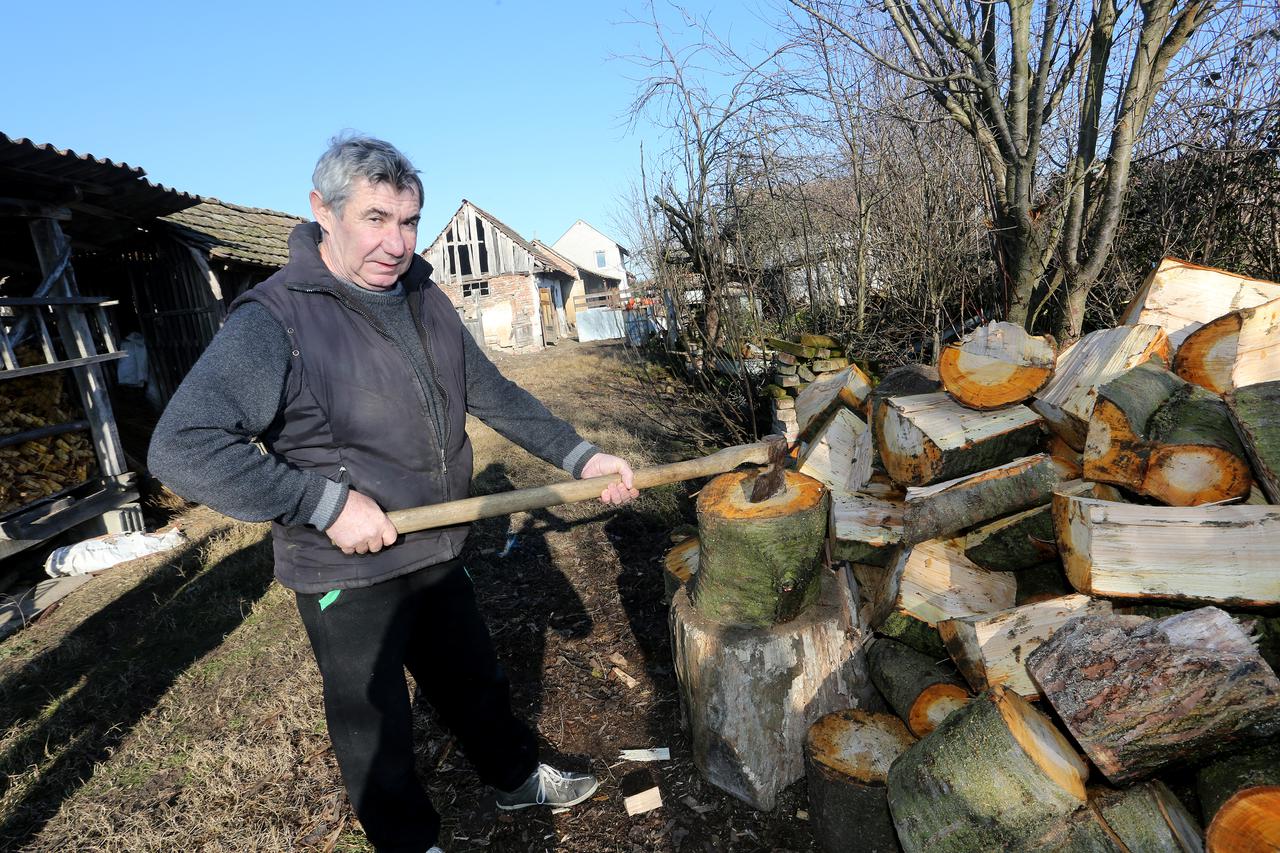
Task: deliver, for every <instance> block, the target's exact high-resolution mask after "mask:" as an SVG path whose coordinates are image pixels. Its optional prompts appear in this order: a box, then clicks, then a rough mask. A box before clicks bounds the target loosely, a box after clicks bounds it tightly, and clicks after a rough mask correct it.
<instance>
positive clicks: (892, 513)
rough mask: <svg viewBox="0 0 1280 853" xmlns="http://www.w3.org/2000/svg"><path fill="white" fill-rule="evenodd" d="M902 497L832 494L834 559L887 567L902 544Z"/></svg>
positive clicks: (855, 493) (899, 494)
mask: <svg viewBox="0 0 1280 853" xmlns="http://www.w3.org/2000/svg"><path fill="white" fill-rule="evenodd" d="M902 510H903V502H902V496H901V493H900V492H899V493H898V495H897V496H896V497H895V496H893V495H892V494H889V495H886V496H884V497H876V496H873V495H870V494H866V493H863V492H853V493H849V492H846V493H840V492H833V493H832V495H831V527H832V537H833V538H834V540H835V542H834V544H833V546H832V549H831V553H832V556H833V557H834V558H835V559H837V560H848V561H849V562H851V563H870V564H872V565H881V566H883V565H885V564H887V563H888V562H889V560H890V559H892V557H893V556H894V552H895V549H896V548H897V546H898V545H899V544H900V543H901V542H902Z"/></svg>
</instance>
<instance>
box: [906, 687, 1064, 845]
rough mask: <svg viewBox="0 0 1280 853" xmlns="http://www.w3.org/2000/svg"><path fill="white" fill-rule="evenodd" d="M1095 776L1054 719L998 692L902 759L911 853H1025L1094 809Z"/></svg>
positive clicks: (952, 719)
mask: <svg viewBox="0 0 1280 853" xmlns="http://www.w3.org/2000/svg"><path fill="white" fill-rule="evenodd" d="M1087 777H1088V768H1087V767H1086V766H1085V764H1084V762H1083V761H1081V760H1080V758H1079V756H1077V755H1076V754H1075V752H1074V750H1072V748H1071V745H1070V744H1069V743H1068V742H1067V739H1066V738H1065V737H1063V735H1062V733H1061V732H1059V731H1058V730H1057V729H1055V728H1054V726H1053V723H1051V722H1050V721H1049V720H1048V718H1046V717H1045V716H1044V715H1043V714H1041V713H1040V712H1039V711H1037V710H1035V709H1034V708H1033V707H1031V705H1030V704H1028V703H1027V701H1026V700H1024V699H1022V698H1021V697H1019V696H1018V695H1017V694H1016V693H1012V692H1010V691H1005V690H1000V689H996V690H995V691H993V692H991V693H989V694H986V695H984V696H980V697H978V698H977V699H974V700H973V701H971V702H970V703H969V704H968V705H966V706H965V707H963V708H961V709H960V710H958V711H956V712H955V713H954V714H952V715H951V716H950V717H948V718H947V719H946V720H945V721H943V723H942V725H940V726H938V728H936V729H935V730H934V731H933V733H932V734H930V735H929V736H927V737H925V738H922V739H921V740H920V741H918V742H917V743H916V744H915V745H914V746H912V747H911V748H910V749H908V750H907V751H906V752H904V753H903V754H902V756H901V757H900V758H899V759H898V760H897V761H896V762H894V765H893V767H892V768H890V770H889V809H890V811H891V812H892V814H893V822H894V826H895V827H897V830H898V838H899V840H900V841H901V843H902V848H903V849H904V850H906V851H907V853H915V851H928V853H953V851H954V853H976V851H988V850H1017V849H1023V847H1024V845H1026V843H1027V842H1029V841H1031V840H1033V839H1035V838H1037V837H1039V836H1041V835H1043V834H1044V833H1045V832H1047V831H1048V830H1049V829H1050V828H1052V827H1053V826H1056V825H1057V824H1059V823H1060V822H1061V821H1062V820H1064V819H1066V818H1067V817H1068V816H1069V815H1071V813H1072V812H1074V811H1076V810H1077V809H1078V808H1080V806H1081V805H1083V804H1084V802H1085V796H1086V795H1085V787H1084V783H1085V780H1086V778H1087Z"/></svg>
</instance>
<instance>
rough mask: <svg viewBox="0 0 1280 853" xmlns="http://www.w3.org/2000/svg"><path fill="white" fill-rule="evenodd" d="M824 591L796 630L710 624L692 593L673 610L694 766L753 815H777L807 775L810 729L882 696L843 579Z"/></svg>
mask: <svg viewBox="0 0 1280 853" xmlns="http://www.w3.org/2000/svg"><path fill="white" fill-rule="evenodd" d="M703 571H705V568H704V569H702V570H700V571H699V572H698V575H699V576H701V574H702V572H703ZM814 586H815V587H819V586H820V588H821V596H820V598H819V600H818V601H816V602H815V603H814V604H813V605H812V606H810V607H808V608H806V609H805V610H804V611H803V612H802V613H801V614H800V615H799V616H798V617H796V618H795V619H793V620H791V621H790V622H786V623H784V624H781V625H771V626H768V627H764V628H743V627H740V626H733V625H725V624H722V623H718V622H716V621H715V620H713V619H710V618H708V617H707V616H706V614H705V613H702V612H700V611H699V610H698V609H697V608H695V607H694V606H693V604H692V602H691V601H690V599H689V591H688V590H687V589H684V590H681V591H680V592H678V593H676V596H675V598H674V599H673V600H672V603H671V617H670V622H671V634H672V649H673V657H674V659H675V668H676V677H677V679H678V681H679V683H680V699H681V705H682V707H683V710H684V715H685V719H686V720H688V722H689V729H690V739H691V740H692V743H693V761H694V764H695V765H696V766H697V767H698V770H699V771H700V772H701V773H702V775H703V777H704V778H706V779H707V781H708V782H710V783H712V784H713V785H715V786H716V787H718V788H720V789H722V790H724V791H727V792H728V793H730V794H732V795H734V796H735V797H737V798H739V799H741V800H742V801H744V802H746V803H747V804H749V805H751V806H752V807H753V808H757V809H763V810H766V811H767V810H769V809H772V808H773V805H774V801H775V798H776V796H777V794H778V792H779V791H781V790H782V789H783V788H785V787H786V786H787V785H790V784H791V783H792V782H794V781H796V780H797V779H799V778H800V777H801V776H802V775H803V774H804V757H803V753H804V749H803V745H804V738H805V735H806V734H807V733H808V730H809V726H811V725H812V724H813V723H814V722H816V721H817V720H818V718H819V717H821V716H823V715H824V714H828V713H830V712H832V711H836V710H840V709H843V708H849V707H851V706H861V705H865V704H866V703H867V702H869V701H871V700H872V697H873V695H874V691H873V689H872V688H871V685H870V681H869V679H868V676H867V661H866V653H865V652H864V651H863V649H862V646H861V644H860V642H858V641H855V640H854V639H853V638H852V637H851V636H850V632H847V631H846V625H848V624H849V620H850V619H852V620H854V624H856V619H857V616H856V614H849V615H846V614H844V613H843V612H842V608H843V607H844V604H843V603H842V599H841V596H840V594H839V590H838V588H837V579H836V578H835V577H834V576H833V575H832V573H831V572H822V573H821V576H820V579H819V580H817V581H815V583H814Z"/></svg>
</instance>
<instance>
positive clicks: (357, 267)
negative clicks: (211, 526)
mask: <svg viewBox="0 0 1280 853" xmlns="http://www.w3.org/2000/svg"><path fill="white" fill-rule="evenodd" d="M313 183H314V187H315V188H314V190H313V191H312V192H311V209H312V212H313V213H314V214H315V219H316V221H315V222H314V223H307V224H304V225H299V226H298V227H297V228H295V229H294V231H293V233H292V234H291V235H290V238H289V263H288V264H287V265H286V266H285V267H284V268H283V269H281V270H280V271H279V272H278V273H276V274H275V275H273V276H271V278H269V279H267V280H266V281H265V282H263V283H262V284H260V285H258V286H257V287H255V288H253V289H252V290H250V291H248V292H247V293H245V294H244V295H243V296H241V297H240V298H239V299H237V300H236V301H235V302H234V303H233V304H232V306H231V310H230V313H229V315H228V317H227V321H226V324H225V325H224V326H223V328H222V330H221V331H220V332H219V333H218V334H217V336H216V337H215V338H214V340H213V341H212V343H211V344H210V345H209V348H208V350H206V352H205V353H204V355H203V356H201V358H200V360H199V361H198V362H197V363H196V365H195V367H193V368H192V370H191V372H190V374H188V376H187V377H186V379H185V380H184V381H183V383H182V385H181V387H180V388H179V389H178V391H177V393H176V394H174V396H173V399H172V400H171V401H170V403H169V406H168V408H167V409H166V411H165V413H164V415H163V416H162V417H161V418H160V422H159V424H158V425H157V426H156V431H155V434H154V437H153V438H152V443H151V449H150V452H149V455H148V462H149V465H150V467H151V471H152V473H154V474H155V475H156V476H157V477H159V478H160V479H161V480H163V481H164V482H165V483H167V484H168V485H169V486H170V487H171V488H172V489H173V490H174V491H176V492H178V493H179V494H181V495H183V496H185V497H187V498H189V499H191V500H196V501H200V502H202V503H205V504H208V505H209V506H211V507H213V508H214V509H217V510H219V511H221V512H224V513H226V514H228V515H231V516H234V517H236V518H241V519H245V520H265V519H272V520H274V522H275V523H274V525H273V528H272V538H273V542H274V556H275V574H276V578H277V579H278V580H279V581H280V582H281V583H282V584H284V585H285V586H286V587H289V588H290V589H292V590H294V591H295V593H296V598H297V605H298V612H299V614H300V615H301V617H302V622H303V624H304V626H305V627H306V630H307V635H308V637H309V638H310V641H311V646H312V649H313V650H314V652H315V656H316V662H317V664H318V665H319V668H320V673H321V675H322V677H323V680H324V702H325V716H326V720H327V722H328V726H329V736H330V738H331V739H332V741H333V746H334V752H335V754H336V755H337V758H338V764H339V766H340V767H341V769H342V775H343V780H344V782H345V783H346V786H347V793H348V795H349V796H350V799H351V803H352V806H353V808H354V809H355V812H356V814H357V816H358V817H359V818H360V822H361V823H362V824H363V826H364V828H365V832H366V834H367V835H368V837H369V839H370V841H371V842H372V843H373V844H374V846H375V847H376V848H377V849H378V850H379V851H402V850H403V851H414V853H423V851H429V850H431V851H438V850H439V848H438V847H436V846H435V845H436V842H437V835H438V833H439V827H440V818H439V816H438V815H437V814H436V812H435V810H434V809H433V808H432V806H431V803H430V800H429V799H428V797H427V794H426V792H425V790H424V789H423V787H422V785H421V783H420V782H419V781H418V779H417V777H416V775H415V772H414V766H413V743H412V715H411V709H410V704H409V697H408V690H407V686H406V681H405V676H404V669H405V667H408V669H409V671H410V672H411V673H413V676H414V679H415V681H416V682H417V684H418V686H419V689H420V691H421V693H422V695H423V696H425V697H426V698H427V699H428V700H429V701H430V703H431V705H432V706H433V708H434V710H435V713H436V714H437V716H438V718H439V719H440V721H441V722H442V723H443V724H444V725H445V726H447V727H449V728H450V729H451V730H452V731H453V733H454V734H455V736H456V737H457V738H458V742H459V743H460V745H461V746H462V748H463V750H464V752H465V753H466V755H467V757H468V758H469V760H470V761H471V762H472V764H473V765H474V766H475V768H476V770H477V772H478V773H479V775H480V778H481V779H482V780H483V781H484V782H486V783H487V784H489V785H492V786H493V787H494V788H495V789H496V790H497V801H498V806H499V807H500V808H504V809H518V808H524V807H526V806H531V805H539V804H547V805H558V806H569V805H574V804H577V803H580V802H582V801H583V800H585V799H586V798H587V797H589V796H590V795H591V794H592V793H593V792H594V791H595V790H596V787H597V784H598V783H597V782H596V780H595V778H594V777H592V776H587V775H580V774H570V773H561V772H559V771H557V770H555V769H553V768H551V767H548V766H547V765H545V764H540V763H539V762H538V759H537V744H536V739H535V737H534V735H533V733H532V731H531V730H530V729H529V728H528V727H527V726H526V725H524V724H523V723H522V722H520V721H519V720H517V719H516V718H515V717H514V716H513V715H512V713H511V710H510V704H509V696H508V687H507V682H506V679H505V676H504V675H503V673H502V669H501V667H500V666H499V665H498V663H497V660H496V658H495V657H494V652H493V647H492V643H491V640H490V637H489V633H488V629H487V628H486V626H485V624H484V621H483V619H482V618H481V616H480V613H479V611H478V609H477V607H476V602H475V598H474V594H473V589H472V586H471V582H470V579H469V578H468V576H467V574H466V571H465V569H464V568H463V566H462V563H461V560H460V557H459V555H460V553H461V552H462V548H463V543H464V542H465V540H466V537H467V527H466V526H459V527H453V528H447V529H444V530H435V531H423V532H419V533H410V534H407V535H404V536H400V535H397V533H396V530H395V528H394V527H393V526H392V524H391V522H390V520H389V519H388V518H387V516H386V511H388V510H393V509H402V508H406V507H411V506H419V505H424V504H431V503H439V502H442V501H447V500H453V499H456V498H463V497H466V496H467V491H468V487H469V485H470V481H471V468H472V457H471V443H470V440H469V439H468V438H467V434H466V414H467V413H468V412H470V413H471V414H474V415H476V416H477V417H479V418H480V419H481V420H483V421H485V422H486V423H487V424H489V425H490V426H492V427H493V428H494V429H496V430H497V431H498V432H499V433H501V434H502V435H504V436H506V437H507V438H509V439H511V440H513V441H514V442H516V443H517V444H519V445H520V446H522V447H524V448H525V449H527V450H529V451H530V452H532V453H534V454H536V455H538V456H540V457H541V458H543V459H546V460H548V461H550V462H552V463H553V464H556V465H559V466H560V467H562V468H564V469H565V470H567V471H569V472H571V473H572V474H574V475H575V476H578V477H594V476H601V475H605V474H617V475H619V477H620V481H619V482H615V483H613V484H612V485H610V486H609V487H608V488H606V489H605V490H604V492H603V493H602V494H601V496H600V497H601V500H603V501H605V502H606V503H614V504H620V503H624V502H626V501H628V500H630V499H631V498H633V497H635V496H636V494H637V492H636V490H635V489H634V488H632V486H633V481H632V472H631V468H630V467H629V466H628V465H627V463H626V462H625V461H623V460H622V459H619V458H618V457H616V456H610V455H608V454H604V453H601V452H600V451H599V450H598V449H597V448H596V447H594V446H593V445H591V444H590V443H589V442H586V441H584V440H583V439H582V438H581V437H579V436H578V434H577V433H576V432H575V431H574V430H573V428H572V427H571V426H569V425H568V424H567V423H565V422H563V421H561V420H560V419H558V418H556V417H554V416H553V415H551V413H550V412H548V411H547V410H546V408H545V407H544V406H542V404H540V403H539V402H538V401H537V400H535V399H534V398H533V397H532V396H531V395H529V394H528V392H526V391H524V390H523V389H521V388H519V387H518V386H517V385H515V384H514V383H512V382H510V381H508V380H507V379H505V378H504V377H503V376H502V375H501V374H500V373H499V372H498V371H497V369H496V368H495V367H494V366H493V364H492V363H491V362H490V361H489V359H488V358H486V357H485V355H484V353H483V352H482V351H481V350H480V348H479V347H478V346H477V345H476V344H475V342H474V341H473V340H472V339H471V337H470V335H469V334H467V333H466V332H465V330H464V329H463V327H462V324H461V322H460V321H459V319H458V315H457V312H456V311H455V309H454V308H453V305H452V303H451V302H450V300H449V298H448V297H447V296H446V295H445V294H444V293H442V292H441V291H440V289H439V288H438V287H436V286H435V285H434V284H433V283H432V281H431V280H430V278H429V273H430V267H429V265H428V264H427V263H426V262H425V261H424V260H423V259H422V258H420V257H418V256H417V255H416V253H415V246H416V242H417V228H418V215H419V210H420V208H421V206H422V183H421V181H420V180H419V178H418V175H417V172H416V170H415V169H414V168H413V166H412V164H410V162H409V161H408V160H407V159H406V158H405V157H404V155H403V154H401V153H400V152H399V151H397V150H396V149H395V148H394V147H392V146H391V145H389V144H387V143H385V142H382V141H379V140H375V139H370V138H365V137H353V138H346V139H338V140H335V141H334V142H333V143H332V144H331V146H330V148H329V150H328V151H326V152H325V153H324V155H323V156H322V157H321V158H320V161H319V163H318V164H317V165H316V169H315V174H314V175H313Z"/></svg>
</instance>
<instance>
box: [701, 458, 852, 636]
mask: <svg viewBox="0 0 1280 853" xmlns="http://www.w3.org/2000/svg"><path fill="white" fill-rule="evenodd" d="M755 478H756V472H754V471H734V472H730V473H728V474H721V475H720V476H719V477H716V478H715V479H714V480H712V481H711V482H710V483H708V484H707V485H706V486H705V487H704V488H703V489H702V493H701V494H700V495H699V496H698V538H699V541H700V542H701V545H700V554H699V568H698V573H697V575H695V580H694V582H693V584H692V586H691V587H690V591H691V594H692V596H693V602H694V606H695V607H697V608H698V610H699V611H700V612H701V613H703V614H704V615H705V616H706V617H707V618H709V619H712V620H714V621H717V622H721V623H724V624H726V625H730V624H736V625H755V626H762V625H772V624H775V623H778V622H785V621H786V620H788V619H791V618H794V617H795V616H796V615H797V614H798V613H800V612H801V611H802V610H804V608H805V607H806V606H808V605H809V604H810V603H812V602H813V600H814V599H815V598H816V597H817V594H818V588H817V585H816V584H814V583H813V581H814V579H815V577H816V576H817V574H818V563H819V557H820V556H821V553H822V548H823V544H824V542H825V540H826V533H827V515H828V505H829V492H828V491H827V488H826V487H825V486H823V485H822V484H821V483H819V482H818V481H817V480H814V479H813V478H811V477H806V476H805V475H803V474H798V473H796V472H794V471H787V472H786V478H785V487H784V488H783V489H782V490H780V491H779V492H778V493H777V494H775V495H774V496H773V497H771V498H769V499H768V500H764V501H761V502H760V503H751V500H750V495H751V487H752V485H753V484H754V483H755Z"/></svg>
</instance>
